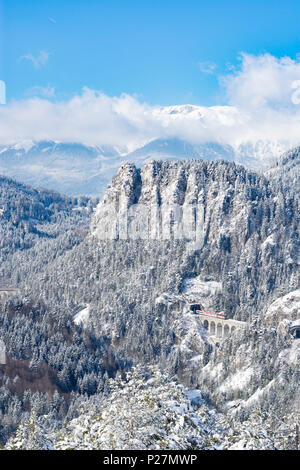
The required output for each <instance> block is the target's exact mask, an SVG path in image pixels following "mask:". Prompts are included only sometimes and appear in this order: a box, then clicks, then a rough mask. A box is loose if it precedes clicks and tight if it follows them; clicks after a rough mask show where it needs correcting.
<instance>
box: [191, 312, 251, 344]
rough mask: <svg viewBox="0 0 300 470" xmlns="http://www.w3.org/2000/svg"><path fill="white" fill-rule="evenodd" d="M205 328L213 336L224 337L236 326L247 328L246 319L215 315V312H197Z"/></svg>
mask: <svg viewBox="0 0 300 470" xmlns="http://www.w3.org/2000/svg"><path fill="white" fill-rule="evenodd" d="M197 314H198V315H199V318H200V321H201V323H202V325H203V326H204V328H205V329H206V330H207V332H208V333H209V334H210V335H211V336H216V337H217V338H220V339H224V338H227V337H228V336H229V335H230V334H231V333H233V331H234V330H235V329H236V328H245V326H246V325H247V323H246V322H244V321H239V320H232V319H228V320H226V318H221V316H220V317H218V316H217V315H216V316H214V315H213V314H208V313H202V312H197Z"/></svg>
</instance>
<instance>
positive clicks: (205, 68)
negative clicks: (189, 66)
mask: <svg viewBox="0 0 300 470" xmlns="http://www.w3.org/2000/svg"><path fill="white" fill-rule="evenodd" d="M198 67H199V69H200V70H201V72H203V73H207V74H209V75H212V74H213V73H215V70H216V68H217V65H216V64H214V63H212V62H198Z"/></svg>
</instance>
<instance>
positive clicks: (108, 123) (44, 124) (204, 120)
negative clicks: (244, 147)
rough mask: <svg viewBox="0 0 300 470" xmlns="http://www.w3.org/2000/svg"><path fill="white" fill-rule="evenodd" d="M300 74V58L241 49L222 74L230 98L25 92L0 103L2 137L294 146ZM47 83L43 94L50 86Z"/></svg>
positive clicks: (299, 138) (298, 139)
mask: <svg viewBox="0 0 300 470" xmlns="http://www.w3.org/2000/svg"><path fill="white" fill-rule="evenodd" d="M299 79H300V60H299V58H297V59H296V60H292V59H290V58H288V57H287V58H281V59H278V58H275V57H273V56H271V55H269V54H265V55H261V56H258V57H256V56H252V55H247V54H243V55H242V56H241V65H240V67H239V69H238V70H235V71H231V72H230V73H228V75H227V76H226V77H222V78H221V79H220V80H221V84H222V86H223V87H224V91H225V94H226V96H227V99H228V103H229V104H228V106H215V107H202V106H199V107H195V106H183V107H171V108H160V107H153V106H150V105H148V104H146V103H141V102H139V101H138V99H136V98H135V97H132V96H130V95H126V94H123V95H121V96H120V97H109V96H107V95H105V94H103V93H100V92H98V91H93V90H90V89H88V88H84V89H83V90H82V92H81V93H80V94H78V95H76V96H74V97H73V98H72V99H70V100H68V101H60V102H56V103H54V102H51V101H50V100H49V99H43V98H41V97H35V98H28V99H25V100H22V101H14V102H11V103H9V104H8V105H6V106H2V107H1V108H0V143H1V144H7V143H13V142H16V141H20V140H28V139H32V140H40V139H51V140H58V141H64V142H66V141H80V142H83V143H86V144H90V145H102V144H112V145H117V146H121V147H126V148H127V149H129V150H132V149H134V148H136V147H137V146H140V145H143V144H144V143H146V142H147V141H150V140H151V139H155V138H168V137H178V138H181V139H186V140H188V141H190V142H191V143H200V142H204V141H212V140H216V141H218V142H221V143H227V144H231V145H239V144H241V143H245V142H249V141H250V142H252V143H253V142H254V143H255V142H257V141H260V140H270V141H274V142H275V141H280V142H284V145H285V146H293V145H297V144H299V143H300V132H299V129H300V105H299V104H295V103H296V102H297V100H295V99H294V100H293V94H295V93H297V92H298V94H299V90H298V89H295V88H293V86H294V87H295V83H296V82H297V80H299ZM45 90H46V91H45ZM45 90H44V96H47V93H48V98H49V97H51V96H52V92H53V93H54V90H53V89H52V88H51V87H47V88H46V89H45ZM36 91H39V92H40V93H39V94H40V95H42V94H43V90H41V89H40V90H36ZM45 93H46V94H45ZM295 96H296V95H294V97H295ZM297 96H298V95H297Z"/></svg>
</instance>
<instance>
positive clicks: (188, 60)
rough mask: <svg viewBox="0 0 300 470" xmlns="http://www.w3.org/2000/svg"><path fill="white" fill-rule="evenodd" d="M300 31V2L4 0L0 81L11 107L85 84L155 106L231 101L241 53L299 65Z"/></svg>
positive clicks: (61, 96)
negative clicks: (225, 82)
mask: <svg viewBox="0 0 300 470" xmlns="http://www.w3.org/2000/svg"><path fill="white" fill-rule="evenodd" d="M299 24H300V2H299V0H284V1H281V0H280V1H278V0H277V1H276V0H273V1H268V0H264V1H261V0H260V1H256V0H243V1H234V0H228V1H224V0H222V1H217V0H210V1H201V0H152V1H150V0H141V1H137V0H109V1H108V0H85V1H82V0H75V1H74V0H72V1H71V0H59V1H58V0H48V1H45V0H44V1H41V0H26V1H24V0H2V1H1V0H0V28H1V33H0V40H1V46H0V79H2V80H5V82H6V86H7V99H8V102H10V101H11V100H20V99H24V98H28V96H30V95H31V94H34V93H38V92H42V91H43V93H44V96H45V97H47V98H48V99H49V100H53V101H55V100H58V101H59V100H68V99H70V98H71V97H72V96H73V95H74V94H76V93H79V92H80V90H81V89H82V88H83V87H84V86H86V87H88V88H90V89H94V90H100V91H102V92H103V93H105V94H106V95H108V96H119V95H120V94H121V93H128V94H129V95H133V96H136V97H137V98H138V100H139V101H141V102H147V103H149V104H151V105H156V104H159V105H172V104H183V103H191V104H199V105H205V106H210V105H215V104H225V103H226V98H225V96H224V92H223V89H222V87H220V84H219V77H220V76H222V75H224V74H226V73H228V72H229V71H230V70H232V67H239V60H238V57H239V54H240V53H241V52H245V53H248V54H253V55H261V54H264V53H269V54H271V55H273V56H275V57H282V56H289V57H291V58H292V59H295V58H296V55H297V54H298V53H299V52H300V27H299Z"/></svg>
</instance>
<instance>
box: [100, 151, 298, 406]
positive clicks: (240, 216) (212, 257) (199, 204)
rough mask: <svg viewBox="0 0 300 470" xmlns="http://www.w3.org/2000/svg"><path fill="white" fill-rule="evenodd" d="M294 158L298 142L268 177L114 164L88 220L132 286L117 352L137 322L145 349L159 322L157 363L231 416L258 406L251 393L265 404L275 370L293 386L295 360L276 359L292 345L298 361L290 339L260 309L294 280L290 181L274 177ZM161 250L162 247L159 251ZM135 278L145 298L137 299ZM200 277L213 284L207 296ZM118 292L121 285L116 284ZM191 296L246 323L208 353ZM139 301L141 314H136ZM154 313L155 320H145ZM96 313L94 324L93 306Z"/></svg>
mask: <svg viewBox="0 0 300 470" xmlns="http://www.w3.org/2000/svg"><path fill="white" fill-rule="evenodd" d="M298 159H299V152H298V150H296V151H294V152H291V153H290V154H289V155H286V156H285V157H283V158H282V159H281V160H280V162H279V164H278V166H277V170H276V172H271V173H267V174H266V175H265V176H264V175H258V174H256V173H254V172H250V171H248V170H246V169H245V168H243V167H241V166H237V165H235V164H233V163H228V162H207V161H206V162H202V161H200V162H199V161H186V162H151V163H149V164H147V165H145V166H144V167H143V168H142V169H141V170H139V169H137V168H136V167H135V166H134V165H125V166H123V167H122V168H121V170H120V172H119V174H118V176H117V177H116V178H115V179H114V180H113V181H112V183H111V185H110V186H109V188H108V190H107V192H106V194H105V197H104V198H103V200H102V201H101V202H100V204H99V205H98V207H97V209H96V212H95V215H94V218H93V221H92V227H91V234H92V238H91V239H92V240H93V242H94V243H96V244H97V243H98V244H99V245H98V246H100V245H102V246H103V244H104V245H105V246H106V248H107V250H110V249H111V248H110V247H111V246H112V245H113V246H114V250H117V252H118V253H119V257H120V262H121V266H122V267H123V266H125V269H126V276H127V280H128V285H129V286H130V287H129V289H135V292H136V293H137V295H136V297H135V302H134V304H132V305H131V307H130V308H129V310H128V316H129V317H131V320H128V317H127V320H126V323H125V325H126V326H124V327H123V332H122V338H123V339H121V338H120V337H118V342H116V347H117V348H120V347H122V346H121V345H122V344H124V343H126V341H127V339H128V336H129V335H133V336H135V335H136V337H137V338H138V337H141V333H139V332H137V330H136V328H135V326H134V323H135V321H134V318H135V319H137V318H139V319H140V321H139V322H138V325H139V328H140V327H141V326H142V325H143V324H146V323H147V321H148V328H149V329H148V330H147V328H146V329H145V330H144V334H146V335H147V334H148V335H149V337H148V340H147V341H149V342H150V343H152V345H153V346H154V344H157V343H156V341H155V338H158V336H157V334H158V328H160V330H159V331H160V337H161V329H162V328H166V325H164V322H168V327H167V328H166V330H165V332H166V331H167V330H168V333H166V337H168V338H169V341H166V343H165V344H168V347H167V350H166V351H164V354H163V355H161V356H160V359H162V356H163V360H164V361H165V360H166V361H167V364H168V366H169V367H171V368H173V370H176V371H177V372H179V374H181V377H182V378H184V380H185V381H187V382H191V383H195V382H198V383H199V384H200V385H201V387H202V388H203V389H206V391H207V393H208V394H209V395H210V396H211V397H213V399H214V400H215V401H216V402H217V403H218V404H219V405H220V406H223V405H222V404H224V403H223V402H224V400H225V402H226V403H228V402H230V403H231V402H232V403H234V405H232V406H234V407H237V408H238V409H239V410H241V409H242V410H243V411H240V413H243V412H244V411H245V409H247V407H251V406H254V405H255V406H256V404H257V400H258V399H259V397H260V399H261V400H265V403H269V405H270V403H271V402H272V400H273V398H274V394H276V393H277V392H276V391H278V387H279V388H280V387H281V386H282V380H283V381H284V380H285V379H283V378H282V377H283V376H284V374H291V376H290V377H291V380H290V386H292V384H295V383H296V382H295V381H296V378H295V377H298V375H297V374H299V371H298V369H297V367H296V369H295V367H294V366H295V364H294V365H293V366H291V364H290V363H288V361H286V362H285V363H284V361H282V360H281V359H280V358H282V357H283V356H282V355H284V354H283V353H282V351H283V350H284V349H287V350H289V348H291V347H293V348H294V349H293V352H292V355H293V357H296V356H297V353H296V352H295V351H296V350H297V348H296V350H295V345H294V346H292V341H293V340H292V339H291V337H290V335H289V331H288V325H287V324H282V319H283V318H281V317H282V315H279V314H278V315H277V316H276V315H274V316H273V317H272V325H271V324H270V322H269V317H270V315H271V314H270V311H271V310H272V308H271V310H270V309H269V310H268V307H269V306H270V305H271V304H272V302H274V301H275V300H276V299H277V298H279V297H281V296H282V295H284V294H288V293H289V292H291V291H293V290H295V289H296V288H297V287H298V286H299V232H298V229H299V198H298V192H297V184H293V183H292V184H291V185H289V186H288V187H287V186H286V185H285V181H287V180H285V179H284V178H279V176H278V175H279V174H281V175H282V174H285V170H284V167H285V166H286V165H287V166H288V167H289V168H290V167H291V166H292V167H293V168H296V164H297V162H298ZM297 168H298V167H297ZM285 176H287V175H285ZM289 176H292V180H290V182H293V181H296V179H295V178H296V176H295V170H293V172H291V173H290V174H289ZM139 223H141V225H142V229H141V228H139V227H138V224H139ZM121 246H122V247H123V248H121ZM125 246H126V249H125V250H124V247H125ZM129 247H131V248H129ZM158 247H161V249H162V247H164V248H163V249H162V251H161V252H160V253H159V252H158ZM128 249H129V251H130V253H131V254H130V258H131V259H130V262H129V266H130V268H129V269H128V267H127V266H126V265H127V263H128V253H127V250H128ZM131 250H132V251H131ZM158 253H159V254H158ZM115 256H116V255H115V254H114V255H113V257H115ZM158 256H161V257H162V258H161V259H160V261H159V263H160V264H164V270H163V269H162V266H159V265H158V259H157V257H158ZM138 260H139V261H138ZM121 269H122V268H121ZM118 276H119V275H118ZM139 276H142V281H141V282H140V281H139ZM112 277H113V278H114V279H115V280H116V279H117V278H116V277H115V276H114V275H113V274H112ZM166 278H167V279H168V282H167V281H166ZM110 280H112V278H110ZM158 280H160V282H157V281H158ZM193 280H195V281H194V282H196V284H197V283H198V284H197V285H198V290H197V289H196V291H195V289H194V290H193V289H190V288H187V284H188V283H191V282H192V283H193ZM143 283H144V289H146V292H147V298H145V296H143V295H141V297H139V292H141V293H142V292H143V287H142V284H143ZM209 283H212V284H215V285H217V286H218V288H217V289H215V290H214V289H213V290H210V291H209V293H207V286H208V284H209ZM123 288H124V286H123ZM115 290H116V293H118V292H119V286H118V283H116V284H115ZM162 294H163V295H162ZM117 295H118V294H117ZM123 298H124V297H123ZM284 299H285V297H284ZM191 301H192V302H200V301H201V305H202V306H203V307H204V308H206V309H213V310H214V311H221V310H222V311H224V312H225V313H226V314H227V316H229V317H232V318H235V319H238V320H243V321H246V322H247V323H248V327H247V328H246V329H245V330H243V331H237V332H235V334H233V335H232V336H231V337H230V338H228V339H227V340H226V341H224V342H222V344H221V346H220V347H219V348H218V349H216V347H215V345H214V344H213V343H211V341H210V338H209V336H207V334H206V332H205V330H204V329H203V326H202V325H201V324H199V322H197V320H196V319H195V318H193V316H192V314H191V313H189V312H188V308H187V307H188V303H189V302H191ZM284 302H285V300H284ZM126 303H127V302H126V300H125V302H124V304H126ZM124 304H122V306H121V309H122V307H123V306H124ZM295 308H296V307H294V310H295ZM141 309H142V310H143V312H144V314H145V318H147V321H146V320H145V319H141V317H140V316H135V315H136V314H135V312H136V311H137V310H141ZM296 310H297V309H296ZM266 311H267V315H266V316H265V312H266ZM129 312H130V314H129ZM98 315H99V313H98ZM151 315H153V319H154V318H155V319H156V321H157V322H155V321H153V322H151V321H150V320H149V318H151ZM295 315H296V316H297V317H299V312H298V313H296V314H295V313H294V314H293V319H294V316H295ZM283 316H284V315H283ZM120 317H122V314H121V315H120ZM120 317H119V321H121V323H122V320H120ZM275 317H276V318H277V317H278V318H277V320H276V318H275ZM100 318H101V314H100ZM106 319H107V320H108V322H109V323H110V320H109V319H108V317H106ZM275 320H276V321H275ZM94 321H95V323H98V324H99V317H98V320H97V314H96V313H95V316H94ZM274 321H275V323H274ZM100 323H101V320H100ZM113 323H114V324H115V322H114V321H113ZM106 324H107V322H106ZM150 324H151V327H150ZM123 325H124V323H123ZM129 325H131V327H130V328H129V329H127V328H128V326H129ZM100 330H101V328H100ZM106 331H107V330H106ZM168 335H169V336H168ZM171 335H173V337H174V341H173V344H171V343H172V341H171V339H170V338H171ZM130 341H131V340H130ZM141 341H142V340H140V342H141ZM127 344H128V343H127ZM156 347H157V346H156ZM133 349H134V348H133ZM154 350H155V347H154ZM137 354H138V355H139V356H140V352H137ZM160 354H161V350H160V353H159V354H158V356H159V355H160ZM150 356H152V354H150ZM287 356H289V354H287V353H286V354H285V357H287ZM153 357H155V352H153ZM283 364H285V365H283ZM203 366H205V367H204V368H203ZM279 370H280V371H281V372H280V374H279V376H280V377H277V372H278V371H279ZM287 371H289V372H287ZM294 374H296V375H294ZM279 384H281V385H279ZM258 389H261V390H260V392H258ZM255 393H256V398H254V399H253V401H251V400H252V398H251V397H252V396H254V397H255ZM278 393H279V395H280V393H281V392H278ZM266 395H267V396H268V398H267V399H266ZM280 396H281V395H280ZM262 397H264V398H262ZM270 397H273V398H270ZM237 400H238V403H237ZM248 400H250V401H249V402H248ZM295 400H296V399H295ZM281 401H282V402H284V399H283V398H282V397H281ZM239 403H240V405H239ZM278 403H279V402H278ZM295 403H296V402H295ZM295 403H294V406H296V405H295ZM297 403H298V402H297ZM250 405H251V406H250ZM266 406H267V405H266ZM278 406H279V405H278ZM280 406H281V405H280Z"/></svg>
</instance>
